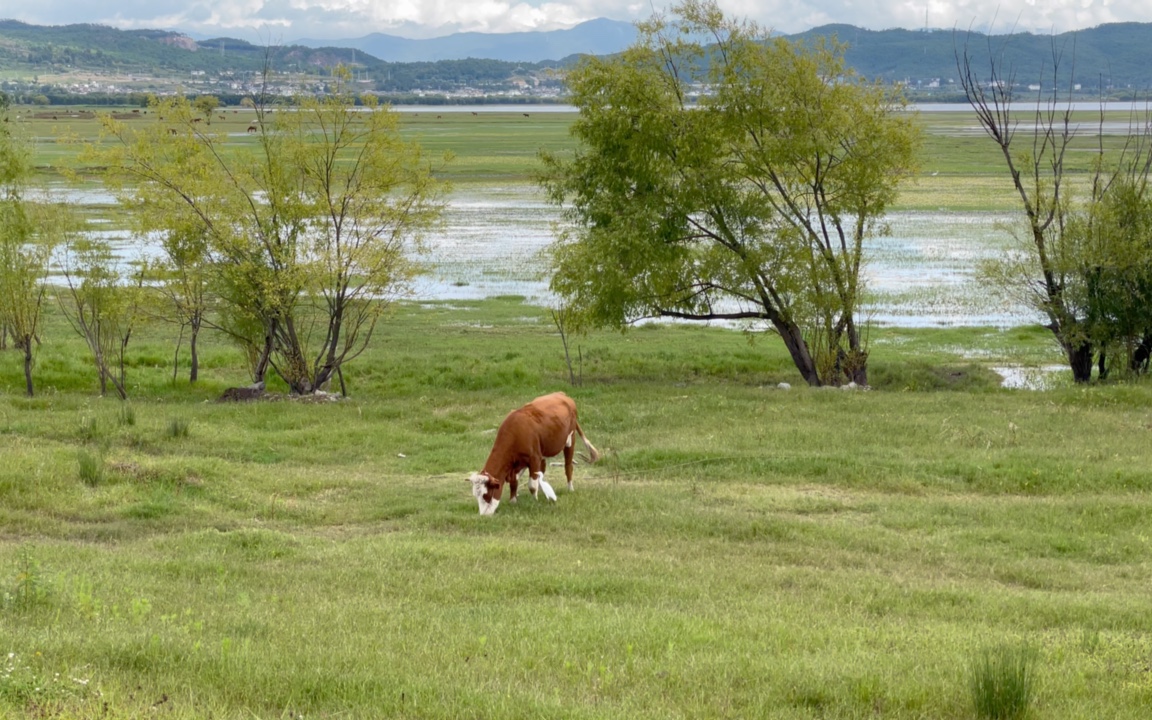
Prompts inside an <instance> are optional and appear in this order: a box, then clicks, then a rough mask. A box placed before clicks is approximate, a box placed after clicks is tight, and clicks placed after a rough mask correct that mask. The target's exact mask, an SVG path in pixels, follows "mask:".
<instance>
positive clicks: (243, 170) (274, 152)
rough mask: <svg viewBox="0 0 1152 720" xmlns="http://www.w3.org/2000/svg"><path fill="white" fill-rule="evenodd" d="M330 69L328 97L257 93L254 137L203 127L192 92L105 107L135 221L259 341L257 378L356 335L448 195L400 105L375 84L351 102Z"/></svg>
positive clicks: (396, 283) (110, 157) (325, 374)
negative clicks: (288, 100) (407, 129)
mask: <svg viewBox="0 0 1152 720" xmlns="http://www.w3.org/2000/svg"><path fill="white" fill-rule="evenodd" d="M336 77H337V81H338V82H337V83H336V84H335V86H334V88H333V92H332V93H331V94H329V95H327V96H325V97H322V98H316V97H301V98H298V99H297V101H296V103H295V107H294V108H291V109H290V110H288V111H280V112H275V113H273V112H272V110H271V109H269V108H266V107H258V108H257V113H258V118H259V120H258V122H257V125H258V129H259V133H258V139H257V140H258V141H257V142H256V143H255V144H254V145H250V144H243V145H240V146H236V143H234V142H233V141H232V140H231V139H230V138H228V136H227V135H225V134H220V133H213V132H211V131H210V130H208V129H207V128H205V127H204V126H205V125H206V123H202V122H200V118H199V117H196V109H195V108H194V107H193V105H192V104H190V103H189V102H188V101H187V100H186V99H185V98H173V99H169V100H165V101H163V102H161V103H159V104H158V105H157V107H156V109H157V112H156V113H154V114H155V115H156V116H158V117H159V118H160V122H158V123H156V124H155V125H153V126H151V127H144V128H139V129H134V130H132V129H129V128H128V127H127V126H126V125H125V124H124V123H121V122H118V121H115V120H112V119H109V120H107V129H108V131H109V132H110V133H111V134H113V135H114V136H115V137H116V138H117V139H118V140H119V141H120V142H119V143H118V144H116V146H115V148H114V149H113V150H110V151H107V152H105V153H104V156H103V161H104V163H105V164H107V165H108V166H110V167H112V168H115V169H117V170H118V171H120V175H119V177H118V179H119V181H120V182H123V183H124V184H123V185H122V186H121V188H122V191H123V192H122V197H123V199H124V201H125V203H126V204H127V205H128V206H129V207H131V208H133V209H134V210H135V215H136V217H137V218H138V219H139V221H140V227H141V230H146V231H159V232H162V233H164V236H165V237H166V239H167V240H166V242H165V248H166V250H167V251H168V253H169V261H170V264H171V268H170V269H172V270H174V271H177V272H175V274H174V275H173V276H179V277H180V278H181V279H182V280H181V282H184V281H187V280H189V279H193V280H194V281H195V278H205V279H206V281H208V282H209V283H210V285H211V286H212V288H211V289H212V291H213V293H212V294H213V295H214V297H216V298H217V300H218V301H219V302H218V312H217V313H216V316H215V317H216V322H217V326H218V327H219V328H221V329H223V330H224V331H226V332H228V333H230V334H231V335H232V336H233V337H234V338H235V339H236V340H237V341H238V342H239V343H240V344H241V346H242V347H244V348H245V349H247V350H249V351H250V352H251V353H252V358H253V363H254V368H253V369H254V378H255V379H256V380H258V381H259V380H263V376H264V372H265V370H266V369H267V368H268V367H271V369H272V370H273V371H274V372H275V373H276V374H278V375H279V376H280V377H281V378H282V379H283V380H284V381H285V383H286V384H287V385H288V386H289V387H290V388H291V389H292V390H293V391H295V392H299V393H307V392H312V391H314V390H316V389H318V388H320V387H323V386H324V385H325V383H327V382H329V381H330V380H331V379H332V378H333V377H338V376H339V375H340V368H341V366H342V365H343V363H345V362H347V361H350V360H352V359H353V358H355V357H356V356H357V355H359V354H360V353H361V352H362V351H363V350H364V348H365V347H366V344H367V343H368V342H369V340H370V338H371V335H372V330H373V328H374V327H375V323H376V321H377V320H378V318H379V317H380V313H381V312H382V310H383V309H384V307H385V306H386V303H385V301H386V300H387V299H388V298H390V297H394V296H396V295H397V294H399V293H402V292H403V291H404V290H405V288H406V287H407V283H408V281H409V280H410V279H411V278H412V276H413V275H414V273H415V272H416V270H417V266H416V263H415V259H414V257H413V251H415V250H419V249H420V247H421V243H420V239H421V237H422V234H423V232H424V231H425V230H426V229H427V228H428V227H429V226H430V224H432V223H433V222H435V221H436V220H437V218H438V217H439V214H440V211H441V208H442V203H441V202H440V194H441V192H442V190H443V188H442V187H441V186H440V184H439V183H438V182H436V181H435V179H434V178H433V175H432V168H431V165H430V164H429V163H428V162H427V161H426V160H425V159H424V156H423V155H422V153H421V149H420V147H419V146H418V145H417V144H415V143H413V142H408V141H405V140H403V139H402V138H401V137H400V133H399V127H398V121H397V118H396V115H395V114H394V113H393V112H391V111H390V110H389V109H388V108H387V107H377V106H376V105H375V103H374V102H373V100H372V98H370V97H369V98H361V99H360V101H361V102H363V103H364V104H365V107H363V108H360V107H357V98H356V97H355V96H354V95H353V94H352V93H351V91H350V87H351V83H350V74H349V73H348V72H346V71H341V72H337V73H336ZM197 248H199V249H197ZM200 253H202V255H200ZM194 266H198V267H200V268H206V269H208V272H201V271H195V272H192V270H195V267H194ZM196 282H198V281H196ZM188 295H189V293H188V292H187V291H186V290H179V291H178V292H176V293H173V297H176V296H183V297H187V296H188Z"/></svg>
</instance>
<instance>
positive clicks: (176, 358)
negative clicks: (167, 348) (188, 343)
mask: <svg viewBox="0 0 1152 720" xmlns="http://www.w3.org/2000/svg"><path fill="white" fill-rule="evenodd" d="M183 344H184V325H183V324H181V325H180V337H178V338H176V352H175V353H174V354H173V355H172V384H173V385H175V384H176V374H177V373H179V372H180V346H181V345H183Z"/></svg>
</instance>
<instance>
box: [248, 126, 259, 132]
mask: <svg viewBox="0 0 1152 720" xmlns="http://www.w3.org/2000/svg"><path fill="white" fill-rule="evenodd" d="M256 130H257V128H256V126H255V125H249V126H248V132H249V133H254V132H256Z"/></svg>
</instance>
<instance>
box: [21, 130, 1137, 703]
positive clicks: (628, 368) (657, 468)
mask: <svg viewBox="0 0 1152 720" xmlns="http://www.w3.org/2000/svg"><path fill="white" fill-rule="evenodd" d="M425 112H426V111H424V110H421V111H420V113H419V116H414V117H412V118H410V119H406V120H405V127H406V132H412V133H419V134H420V135H421V137H422V139H423V140H424V142H425V143H426V144H427V145H428V146H429V148H431V149H434V150H436V151H439V150H451V151H453V152H454V153H455V154H456V155H457V158H458V161H459V162H460V163H461V165H460V166H456V169H454V170H451V171H450V174H453V178H452V179H453V180H454V181H455V182H472V181H475V182H485V183H504V182H507V183H517V182H523V181H524V179H525V178H527V177H529V176H530V174H531V162H532V160H533V158H534V155H535V149H536V147H539V146H540V145H541V144H545V143H548V142H551V140H550V139H554V140H555V141H556V142H558V143H559V142H567V140H566V134H565V132H566V131H565V128H566V121H565V120H563V119H562V118H563V116H556V117H553V116H551V115H548V116H546V117H539V118H538V117H537V115H536V114H533V115H532V116H531V117H529V118H524V117H523V116H522V115H511V114H510V115H507V116H503V117H502V118H501V119H499V121H497V119H496V118H483V117H479V116H477V117H473V116H471V115H470V114H458V113H453V114H449V113H443V114H442V117H441V118H439V119H437V118H436V117H435V112H434V111H432V112H430V113H429V116H428V117H425ZM568 120H569V121H570V118H568ZM474 121H475V122H476V123H477V124H476V125H475V126H473V128H475V127H480V128H483V135H482V137H476V138H472V137H471V136H470V135H469V132H471V131H470V130H469V125H468V124H469V123H472V122H474ZM520 121H523V123H521V122H520ZM61 122H62V121H61ZM74 122H79V121H74ZM223 122H230V120H225V121H223ZM941 122H943V121H941ZM949 122H951V121H949ZM241 124H243V121H242V120H241V119H240V118H239V117H237V126H238V127H239V125H241ZM85 127H90V126H85ZM76 132H77V133H79V132H81V131H79V130H77V131H76ZM240 132H242V131H240ZM37 133H39V131H37ZM953 134H954V133H952V132H951V131H940V132H936V131H935V130H933V131H932V135H931V139H930V143H932V142H936V143H942V144H943V147H942V148H938V149H937V150H936V151H935V152H936V156H937V157H938V159H937V160H933V161H931V162H936V163H939V166H938V167H939V168H940V170H938V171H937V172H938V173H939V174H938V175H937V176H931V175H930V174H927V175H926V176H925V177H924V178H923V180H922V182H921V185H920V186H918V187H919V188H920V189H919V190H916V191H914V192H918V193H920V195H919V199H917V198H916V197H915V196H913V197H912V198H911V199H909V200H908V201H907V202H909V203H910V204H916V203H921V204H923V206H924V207H933V206H934V205H933V203H938V204H940V205H947V206H948V207H953V206H954V204H964V203H967V202H972V201H971V200H970V199H968V198H967V196H965V195H964V194H963V193H961V192H958V191H957V189H958V188H967V187H970V186H971V187H985V188H988V191H987V192H988V200H989V201H990V202H1005V201H1003V200H1002V198H1001V194H999V193H998V192H997V191H996V190H994V189H993V188H994V187H995V186H996V183H997V182H998V178H997V177H996V175H995V173H993V172H991V171H989V172H988V173H975V172H972V171H970V172H967V173H965V172H959V171H958V172H957V173H955V174H951V173H948V172H946V169H947V168H948V167H952V166H954V165H956V164H957V163H959V162H961V160H960V158H961V157H962V156H964V153H966V152H967V150H964V151H962V150H960V149H959V148H958V147H953V146H951V145H948V142H949V141H948V138H950V137H952V136H953ZM45 136H46V135H45ZM244 141H245V140H244V138H238V140H237V142H244ZM67 148H72V146H67V145H61V146H59V147H57V146H55V145H53V146H51V147H48V146H47V145H45V144H38V145H37V153H38V158H41V159H40V160H38V163H39V164H40V165H41V166H42V168H43V171H42V172H43V175H42V176H41V177H42V178H49V181H51V180H50V178H51V177H52V175H53V171H52V170H51V169H50V168H49V167H48V166H49V165H51V164H52V162H51V161H50V160H45V159H44V158H50V157H51V152H49V151H50V150H51V151H52V152H59V153H60V156H61V157H66V156H67V155H68V152H73V151H74V149H71V150H66V149H67ZM502 158H503V159H504V160H505V161H506V165H504V166H501V164H500V163H501V162H502V160H501V159H502ZM62 162H63V161H62ZM926 163H927V161H926ZM454 165H455V164H454ZM43 337H44V345H43V346H42V347H41V348H40V349H39V351H38V353H39V354H38V362H37V367H36V379H37V386H38V390H39V393H38V395H37V396H36V397H35V398H32V399H27V398H24V397H22V395H21V391H22V388H23V379H22V374H21V366H20V358H19V357H18V354H17V353H15V352H12V351H7V352H0V438H2V442H3V443H4V445H3V447H4V452H3V459H4V462H3V463H2V464H0V717H2V718H7V717H12V718H65V719H68V718H109V719H112V720H120V719H122V718H145V717H171V718H189V719H191V718H207V717H214V718H223V719H232V718H236V719H237V720H239V719H240V718H254V717H255V718H299V717H306V718H386V717H387V718H485V719H488V718H557V719H560V718H565V719H567V718H622V719H623V718H627V719H629V720H631V719H633V718H661V719H663V718H750V717H757V718H760V717H763V718H783V719H789V718H796V719H800V718H805V719H806V718H835V719H841V718H842V719H849V718H851V719H859V718H881V717H882V718H898V719H905V718H906V719H913V718H916V719H920V718H934V719H935V718H944V719H956V720H959V719H963V718H976V717H981V716H980V715H978V714H977V712H976V710H975V709H974V707H975V706H974V702H973V690H972V687H973V675H974V673H976V672H978V668H980V667H982V666H981V661H982V659H985V658H988V657H990V656H991V657H997V656H996V655H994V653H997V652H1000V651H1001V650H1003V651H1005V652H1008V653H1010V654H1011V653H1018V655H1011V656H1012V657H1017V656H1018V657H1024V658H1028V662H1029V663H1030V664H1029V669H1030V670H1031V672H1032V673H1033V676H1034V678H1035V687H1034V691H1033V697H1032V698H1031V700H1030V701H1029V704H1028V708H1029V710H1028V717H1032V718H1038V719H1044V720H1049V719H1050V720H1081V719H1083V718H1115V719H1118V720H1126V719H1132V720H1138V719H1143V718H1146V717H1148V708H1149V707H1152V672H1149V667H1150V665H1149V664H1150V663H1152V598H1150V596H1149V592H1148V589H1149V587H1152V531H1150V528H1152V473H1150V472H1149V470H1148V469H1149V467H1152V442H1149V440H1150V438H1152V385H1149V384H1148V383H1147V382H1136V383H1117V384H1109V385H1102V386H1093V387H1088V388H1077V387H1070V386H1068V385H1067V384H1063V383H1060V384H1058V385H1057V386H1056V387H1055V388H1054V389H1051V390H1048V391H1044V392H1030V391H1010V390H1004V389H1001V388H1000V387H999V385H998V383H999V378H998V377H997V376H996V375H995V374H994V373H993V372H992V371H991V369H990V368H992V367H994V366H997V365H1000V364H1011V363H1027V364H1042V363H1045V362H1053V361H1056V362H1058V356H1057V355H1056V353H1055V349H1054V347H1053V346H1052V342H1051V338H1050V335H1049V334H1048V333H1047V332H1046V331H1044V330H1041V329H1039V328H1015V329H1010V330H1004V331H999V330H994V329H989V328H954V329H928V330H912V329H901V328H877V329H874V330H873V331H872V334H871V336H870V339H871V350H872V355H871V361H870V372H871V380H872V383H873V386H874V389H873V390H871V391H844V390H814V389H808V388H804V387H800V382H799V379H798V375H797V373H796V372H795V370H794V369H793V368H792V367H791V365H790V363H789V361H788V358H787V356H786V354H785V352H784V351H783V349H782V347H781V346H780V344H779V342H778V341H776V340H774V339H773V338H771V337H754V338H749V337H746V336H744V335H742V334H740V333H736V332H733V331H729V330H724V329H719V328H703V327H686V326H679V325H673V326H667V325H651V326H643V327H639V328H636V329H633V330H631V331H629V332H628V333H626V334H623V335H619V334H611V333H593V334H590V335H588V336H586V337H581V338H574V341H575V344H576V345H578V346H579V347H578V350H579V355H578V357H579V364H578V370H579V372H580V374H581V376H582V384H580V385H579V386H578V387H571V386H569V384H568V377H567V368H566V366H565V362H564V356H563V349H562V347H561V342H560V338H559V336H558V335H557V333H556V331H555V329H554V328H553V327H552V325H551V323H550V321H549V318H548V315H547V312H546V311H545V310H544V309H542V308H539V307H534V306H531V305H528V304H525V303H524V302H522V301H521V299H519V298H515V297H505V298H496V299H491V300H485V301H476V302H451V303H448V302H438V303H436V302H434V303H406V304H402V305H400V306H399V307H398V308H397V311H396V314H395V315H394V316H392V317H390V318H389V319H388V320H387V321H386V323H385V324H384V326H383V327H382V328H381V330H379V331H378V333H377V336H376V342H375V343H374V345H373V348H372V349H371V351H370V352H369V353H367V354H366V355H365V356H363V357H361V358H359V359H358V360H356V361H355V363H354V364H352V365H350V366H349V367H348V369H347V371H346V377H347V380H348V388H349V393H350V397H349V398H347V399H344V400H341V401H338V402H302V401H299V400H290V399H280V400H278V401H269V402H260V403H252V404H231V403H228V404H225V403H217V402H215V399H216V398H217V397H218V396H219V395H220V393H221V392H222V391H223V390H224V388H226V387H228V386H232V385H240V384H245V383H246V382H247V378H246V375H245V370H244V365H243V362H242V359H241V357H240V355H239V353H238V352H237V351H235V350H233V349H232V348H230V347H229V346H227V345H226V344H224V343H223V342H222V341H221V340H219V339H218V338H212V337H209V338H206V339H205V340H204V347H203V349H202V363H203V365H202V369H201V374H202V380H201V381H200V382H199V383H197V384H196V385H195V386H189V384H188V382H187V380H186V379H185V378H186V375H187V368H186V367H181V368H180V372H179V378H178V379H177V380H176V381H175V382H173V381H172V365H171V363H172V359H173V355H174V350H175V349H174V346H173V342H174V341H173V332H172V330H171V328H168V327H163V326H146V327H143V328H141V330H140V331H139V332H138V333H137V334H136V335H134V339H133V344H132V346H131V347H130V352H129V358H128V365H129V367H128V385H129V394H130V400H129V401H128V402H127V403H121V402H119V401H116V400H113V399H110V398H109V399H102V398H99V397H97V396H96V393H95V389H96V382H95V376H94V373H93V371H92V369H91V367H90V362H89V361H88V360H87V359H86V355H85V352H84V350H83V347H82V345H81V343H80V342H79V340H78V339H75V338H73V337H71V336H70V335H69V332H68V330H67V328H66V327H65V326H64V325H63V323H62V320H61V319H60V318H59V317H58V315H57V314H56V313H55V311H53V312H52V313H51V315H50V317H49V318H48V324H47V326H46V327H45V330H44V333H43ZM186 357H187V353H186V352H185V353H183V354H182V358H183V359H184V360H185V361H186ZM780 382H788V383H791V384H792V385H793V389H792V390H782V389H778V388H777V384H778V383H780ZM557 389H564V390H566V391H568V392H569V393H570V394H571V395H572V396H573V397H574V398H576V400H577V403H578V404H579V407H580V412H581V422H582V425H583V427H584V429H585V431H586V432H587V434H588V435H589V438H590V439H591V440H592V442H593V443H595V444H596V445H597V447H598V448H599V449H600V451H601V452H602V454H603V456H604V457H603V459H602V460H601V461H600V462H599V463H598V464H596V465H594V466H585V465H578V466H577V469H576V475H577V476H576V481H575V482H576V491H575V492H573V493H568V492H566V491H565V489H564V483H563V480H562V479H561V478H560V474H559V473H560V471H561V469H560V468H552V469H550V471H549V472H550V473H551V474H550V475H549V479H550V481H551V482H552V484H553V486H555V487H556V488H557V490H558V492H559V495H560V497H559V501H558V502H557V503H556V504H547V503H543V502H539V503H538V502H535V501H533V500H532V499H531V497H529V496H527V494H525V496H524V497H523V498H522V499H521V500H520V502H519V503H517V504H515V505H513V504H509V503H503V504H501V506H500V509H499V511H498V512H497V513H496V515H495V516H493V517H489V518H482V517H480V516H478V514H477V511H476V504H475V501H474V500H473V499H472V497H471V493H470V488H469V487H468V485H467V483H466V482H465V478H466V476H467V474H468V473H469V472H472V471H474V470H476V469H478V468H479V467H480V466H481V465H482V464H483V462H484V459H485V457H486V455H487V452H488V450H489V448H490V447H491V442H492V439H493V436H494V431H495V428H496V426H497V425H498V424H499V422H500V421H501V420H502V419H503V417H504V415H505V414H506V413H507V412H508V411H509V410H511V409H513V408H515V407H517V406H518V405H520V404H522V403H524V402H526V401H527V400H529V399H531V398H532V397H534V396H536V395H539V394H542V393H545V392H550V391H553V390H557ZM270 390H271V391H272V392H273V393H275V394H277V396H278V395H279V394H280V393H282V392H283V387H280V386H276V385H275V384H273V386H272V387H270ZM989 653H992V654H993V655H989ZM993 672H1002V671H996V670H994V671H993Z"/></svg>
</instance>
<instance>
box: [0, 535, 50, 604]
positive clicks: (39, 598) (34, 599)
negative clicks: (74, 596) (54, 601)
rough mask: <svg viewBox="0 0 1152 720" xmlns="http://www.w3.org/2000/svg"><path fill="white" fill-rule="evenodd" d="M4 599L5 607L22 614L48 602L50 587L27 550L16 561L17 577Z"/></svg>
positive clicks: (38, 565)
mask: <svg viewBox="0 0 1152 720" xmlns="http://www.w3.org/2000/svg"><path fill="white" fill-rule="evenodd" d="M2 599H3V601H4V602H3V604H4V607H7V608H10V609H12V610H16V611H21V612H27V611H30V610H34V609H35V608H37V607H38V606H40V605H43V604H45V603H46V602H47V601H48V586H47V584H46V583H45V581H44V576H43V574H42V573H41V572H40V564H39V563H38V562H36V561H35V560H34V559H33V558H32V555H31V553H29V552H28V549H27V548H21V550H20V555H19V557H18V558H17V561H16V577H15V579H14V581H13V582H12V584H11V585H9V586H8V587H7V588H5V591H4V595H3V598H2Z"/></svg>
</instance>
